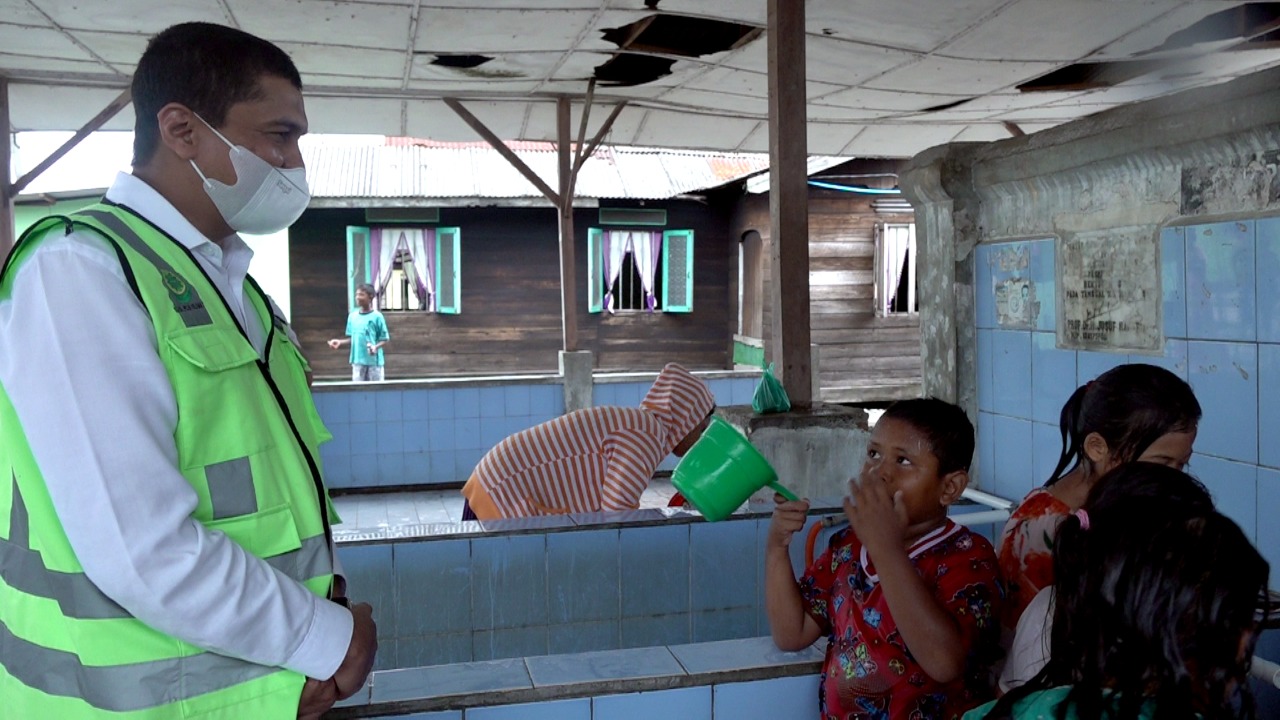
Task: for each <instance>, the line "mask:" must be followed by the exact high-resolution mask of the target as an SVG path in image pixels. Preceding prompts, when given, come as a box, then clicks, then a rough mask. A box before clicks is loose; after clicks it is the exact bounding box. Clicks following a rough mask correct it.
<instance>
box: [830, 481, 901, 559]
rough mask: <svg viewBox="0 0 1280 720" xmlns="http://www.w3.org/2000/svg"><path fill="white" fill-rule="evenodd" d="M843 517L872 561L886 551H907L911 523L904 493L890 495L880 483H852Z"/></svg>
mask: <svg viewBox="0 0 1280 720" xmlns="http://www.w3.org/2000/svg"><path fill="white" fill-rule="evenodd" d="M844 514H845V517H847V518H849V525H851V526H852V527H853V531H854V532H855V533H857V534H858V540H860V541H861V542H862V544H863V545H864V546H865V547H866V548H867V554H869V555H870V556H871V559H872V560H875V559H876V557H877V555H879V554H880V553H883V552H886V551H890V552H892V551H893V550H897V551H899V552H902V551H904V550H905V548H906V542H907V541H906V535H907V525H908V522H907V508H906V506H905V505H903V504H902V491H901V490H899V491H898V492H897V493H894V494H893V495H890V494H889V488H888V487H886V486H885V484H884V483H883V482H880V481H878V480H875V479H872V478H864V479H863V480H862V482H858V481H856V480H850V481H849V495H848V496H846V497H845V499H844Z"/></svg>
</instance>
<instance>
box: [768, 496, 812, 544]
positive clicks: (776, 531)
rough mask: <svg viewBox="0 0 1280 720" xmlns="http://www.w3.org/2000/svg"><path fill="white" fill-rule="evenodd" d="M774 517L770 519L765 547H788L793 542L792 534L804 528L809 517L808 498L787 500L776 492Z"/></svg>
mask: <svg viewBox="0 0 1280 720" xmlns="http://www.w3.org/2000/svg"><path fill="white" fill-rule="evenodd" d="M773 502H774V505H775V507H774V508H773V519H772V520H770V521H769V535H768V538H767V539H766V541H765V543H766V544H765V547H781V548H786V547H787V546H788V545H790V544H791V536H792V535H795V534H796V533H797V532H799V531H800V530H802V529H803V528H804V523H805V521H806V520H807V519H808V517H809V501H808V500H787V499H786V498H784V497H782V496H781V495H779V494H777V493H774V494H773Z"/></svg>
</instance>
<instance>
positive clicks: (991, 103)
mask: <svg viewBox="0 0 1280 720" xmlns="http://www.w3.org/2000/svg"><path fill="white" fill-rule="evenodd" d="M1082 94H1083V91H1081V90H1075V91H1071V92H1009V93H994V94H991V95H983V96H982V97H976V98H973V99H971V100H968V101H967V102H965V103H964V104H963V105H961V106H960V107H959V108H958V109H961V110H987V111H990V112H1008V111H1010V110H1020V109H1022V108H1031V107H1040V106H1041V105H1048V104H1050V103H1056V102H1061V101H1064V100H1070V99H1071V98H1074V97H1079V96H1080V95H1082Z"/></svg>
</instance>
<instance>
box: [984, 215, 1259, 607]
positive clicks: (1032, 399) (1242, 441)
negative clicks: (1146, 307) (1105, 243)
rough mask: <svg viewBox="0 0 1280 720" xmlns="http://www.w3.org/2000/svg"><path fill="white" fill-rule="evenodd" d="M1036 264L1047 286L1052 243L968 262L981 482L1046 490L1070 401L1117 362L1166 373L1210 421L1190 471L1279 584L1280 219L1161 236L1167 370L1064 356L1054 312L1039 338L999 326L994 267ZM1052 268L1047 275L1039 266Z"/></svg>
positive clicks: (1013, 492) (1010, 491) (1086, 355)
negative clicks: (1010, 260)
mask: <svg viewBox="0 0 1280 720" xmlns="http://www.w3.org/2000/svg"><path fill="white" fill-rule="evenodd" d="M1011 247H1012V248H1017V249H1018V250H1021V249H1022V248H1025V249H1026V250H1027V251H1028V252H1029V253H1030V257H1031V261H1030V263H1029V264H1028V266H1027V268H1026V269H1024V270H1022V272H1023V273H1025V274H1027V275H1028V276H1029V277H1030V279H1032V280H1034V281H1035V282H1036V283H1037V285H1038V286H1039V285H1040V284H1042V283H1044V282H1046V281H1050V282H1051V281H1052V279H1053V275H1054V263H1053V258H1054V241H1053V240H1052V239H1042V240H1032V241H1025V242H1019V243H996V244H987V245H981V246H979V247H978V248H977V250H976V258H975V260H976V267H977V271H976V273H975V281H976V282H975V291H976V298H975V301H976V311H977V312H976V317H977V325H978V347H977V350H978V352H977V358H978V362H977V374H978V378H977V398H978V410H979V416H978V435H979V439H978V455H979V465H980V469H979V482H980V484H981V486H982V488H983V489H985V490H988V491H990V492H993V493H995V494H997V495H1001V496H1004V497H1009V498H1020V497H1022V496H1023V495H1025V494H1026V493H1027V492H1029V491H1030V490H1031V489H1032V488H1033V487H1035V486H1038V485H1040V484H1042V483H1043V482H1044V480H1045V479H1047V478H1048V476H1049V474H1050V473H1051V472H1052V470H1053V467H1054V465H1055V464H1056V462H1057V459H1058V455H1059V453H1060V452H1061V437H1060V435H1059V433H1058V419H1057V416H1058V411H1059V410H1060V409H1061V407H1062V404H1063V403H1064V402H1065V401H1066V399H1067V397H1068V396H1069V395H1070V394H1071V392H1072V391H1073V390H1075V388H1076V387H1077V386H1078V385H1080V384H1081V383H1084V382H1086V381H1088V380H1090V379H1092V378H1094V377H1097V376H1098V375H1099V374H1101V373H1102V372H1104V371H1106V370H1107V369H1109V368H1111V367H1114V366H1115V365H1118V364H1121V363H1125V362H1147V363H1153V364H1157V365H1161V366H1163V367H1166V368H1168V369H1169V370H1171V371H1173V372H1174V373H1176V374H1177V375H1179V376H1180V377H1182V378H1183V379H1185V380H1187V381H1188V382H1189V383H1191V386H1192V388H1193V389H1194V390H1195V392H1196V397H1197V398H1198V399H1199V400H1200V403H1201V405H1202V407H1203V408H1204V419H1203V421H1202V422H1201V423H1200V433H1199V436H1198V438H1197V441H1196V446H1195V456H1194V457H1193V458H1192V461H1191V465H1190V466H1189V467H1188V471H1189V472H1191V473H1192V474H1194V475H1196V476H1198V477H1199V478H1200V479H1201V480H1203V481H1204V482H1205V483H1206V484H1207V485H1208V486H1209V488H1210V490H1211V491H1212V492H1213V494H1214V498H1215V500H1216V501H1217V504H1218V507H1219V508H1220V509H1221V510H1222V512H1224V513H1225V514H1227V515H1228V516H1230V517H1231V518H1232V519H1234V520H1235V521H1236V522H1237V523H1239V525H1240V526H1241V528H1243V529H1244V531H1245V533H1246V534H1247V535H1248V536H1249V537H1250V538H1251V539H1253V540H1254V542H1255V543H1256V544H1257V546H1258V548H1259V550H1260V551H1261V552H1262V553H1263V555H1265V556H1266V557H1267V560H1268V561H1269V562H1270V563H1271V565H1272V568H1273V569H1272V576H1271V577H1272V585H1273V586H1275V585H1278V584H1280V526H1277V524H1276V523H1274V522H1266V521H1265V519H1266V518H1267V517H1268V516H1267V513H1269V512H1273V511H1274V510H1275V508H1277V507H1280V443H1277V442H1276V441H1275V438H1276V437H1277V433H1280V404H1277V402H1276V398H1280V283H1277V282H1276V280H1275V279H1276V278H1280V218H1267V219H1262V220H1242V221H1239V222H1220V223H1212V224H1204V225H1193V226H1188V227H1174V228H1165V229H1164V230H1163V231H1162V232H1161V236H1160V253H1161V279H1162V284H1163V300H1164V306H1163V315H1164V333H1165V337H1166V341H1165V350H1164V353H1163V355H1162V356H1148V355H1124V354H1118V353H1101V352H1083V351H1081V352H1076V351H1071V350H1059V349H1058V348H1057V347H1056V338H1055V336H1054V333H1053V328H1054V327H1055V324H1054V323H1055V321H1056V317H1054V316H1053V314H1052V313H1053V311H1054V308H1052V307H1049V308H1048V312H1049V317H1048V318H1045V317H1044V314H1045V308H1044V307H1042V308H1041V310H1042V312H1041V317H1040V318H1039V322H1037V324H1036V327H1035V329H1033V330H1031V329H1029V330H1009V329H1001V328H999V327H998V326H997V322H996V313H995V309H994V306H995V292H994V288H995V284H996V282H998V281H999V279H1000V278H1001V277H1002V276H1001V270H1000V262H999V257H1000V256H1001V255H1000V254H1001V253H1002V251H1003V252H1007V250H1008V249H1009V248H1011ZM1046 259H1047V261H1046Z"/></svg>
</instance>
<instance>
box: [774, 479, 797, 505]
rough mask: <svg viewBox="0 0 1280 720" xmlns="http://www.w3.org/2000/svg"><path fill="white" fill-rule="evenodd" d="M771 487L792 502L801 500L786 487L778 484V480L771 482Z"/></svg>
mask: <svg viewBox="0 0 1280 720" xmlns="http://www.w3.org/2000/svg"><path fill="white" fill-rule="evenodd" d="M769 487H771V488H773V489H774V490H775V491H776V492H777V493H778V494H779V495H781V496H782V497H784V498H786V499H788V500H790V501H792V502H795V501H797V500H799V499H800V498H798V497H796V494H795V493H793V492H791V491H790V490H788V489H787V488H786V487H785V486H783V484H782V483H780V482H778V481H777V480H774V481H772V482H770V483H769Z"/></svg>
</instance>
